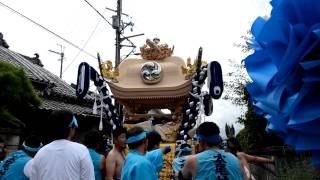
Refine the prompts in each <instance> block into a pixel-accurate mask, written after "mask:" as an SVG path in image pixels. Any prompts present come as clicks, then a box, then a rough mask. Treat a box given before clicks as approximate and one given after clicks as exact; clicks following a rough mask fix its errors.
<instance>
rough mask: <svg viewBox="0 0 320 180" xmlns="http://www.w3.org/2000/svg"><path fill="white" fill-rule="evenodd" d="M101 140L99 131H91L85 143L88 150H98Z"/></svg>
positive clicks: (85, 138) (86, 136)
mask: <svg viewBox="0 0 320 180" xmlns="http://www.w3.org/2000/svg"><path fill="white" fill-rule="evenodd" d="M101 139H102V138H101V136H100V134H99V132H98V131H90V132H88V133H87V134H86V135H85V137H84V142H83V143H84V145H85V146H87V148H91V149H96V148H97V146H98V144H99V142H100V141H101Z"/></svg>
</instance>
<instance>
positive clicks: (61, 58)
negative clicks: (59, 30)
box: [48, 44, 65, 79]
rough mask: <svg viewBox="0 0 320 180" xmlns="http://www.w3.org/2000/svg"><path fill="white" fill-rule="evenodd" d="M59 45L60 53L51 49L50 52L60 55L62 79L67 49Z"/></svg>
mask: <svg viewBox="0 0 320 180" xmlns="http://www.w3.org/2000/svg"><path fill="white" fill-rule="evenodd" d="M57 45H58V46H60V52H57V51H53V50H51V49H49V50H48V51H49V52H52V53H55V54H58V55H60V59H59V61H60V79H62V67H63V60H64V48H65V47H64V46H62V45H61V44H57Z"/></svg>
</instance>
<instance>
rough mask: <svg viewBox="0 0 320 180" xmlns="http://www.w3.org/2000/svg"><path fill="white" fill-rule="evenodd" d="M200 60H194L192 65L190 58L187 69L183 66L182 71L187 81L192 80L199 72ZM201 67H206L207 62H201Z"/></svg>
mask: <svg viewBox="0 0 320 180" xmlns="http://www.w3.org/2000/svg"><path fill="white" fill-rule="evenodd" d="M198 63H199V62H198V60H197V59H196V60H194V61H193V63H192V64H191V58H190V57H189V58H188V59H187V67H185V66H181V70H182V73H183V74H184V75H186V79H191V78H192V76H193V75H194V74H195V73H196V72H197V64H198ZM200 63H201V66H204V65H206V64H207V62H206V61H201V62H200Z"/></svg>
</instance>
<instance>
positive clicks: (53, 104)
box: [41, 99, 92, 114]
mask: <svg viewBox="0 0 320 180" xmlns="http://www.w3.org/2000/svg"><path fill="white" fill-rule="evenodd" d="M41 108H43V109H50V110H61V109H66V110H70V111H72V112H73V113H76V114H92V107H87V106H81V105H77V104H70V103H65V102H61V101H56V100H49V99H44V100H43V102H42V105H41Z"/></svg>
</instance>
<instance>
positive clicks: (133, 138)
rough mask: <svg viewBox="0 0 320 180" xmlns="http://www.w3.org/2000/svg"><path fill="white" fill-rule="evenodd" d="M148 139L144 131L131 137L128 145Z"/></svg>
mask: <svg viewBox="0 0 320 180" xmlns="http://www.w3.org/2000/svg"><path fill="white" fill-rule="evenodd" d="M146 137H147V132H146V131H143V132H142V133H140V134H138V135H135V136H132V137H129V138H128V141H127V142H128V144H131V143H134V142H138V141H140V140H142V139H144V138H146Z"/></svg>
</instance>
